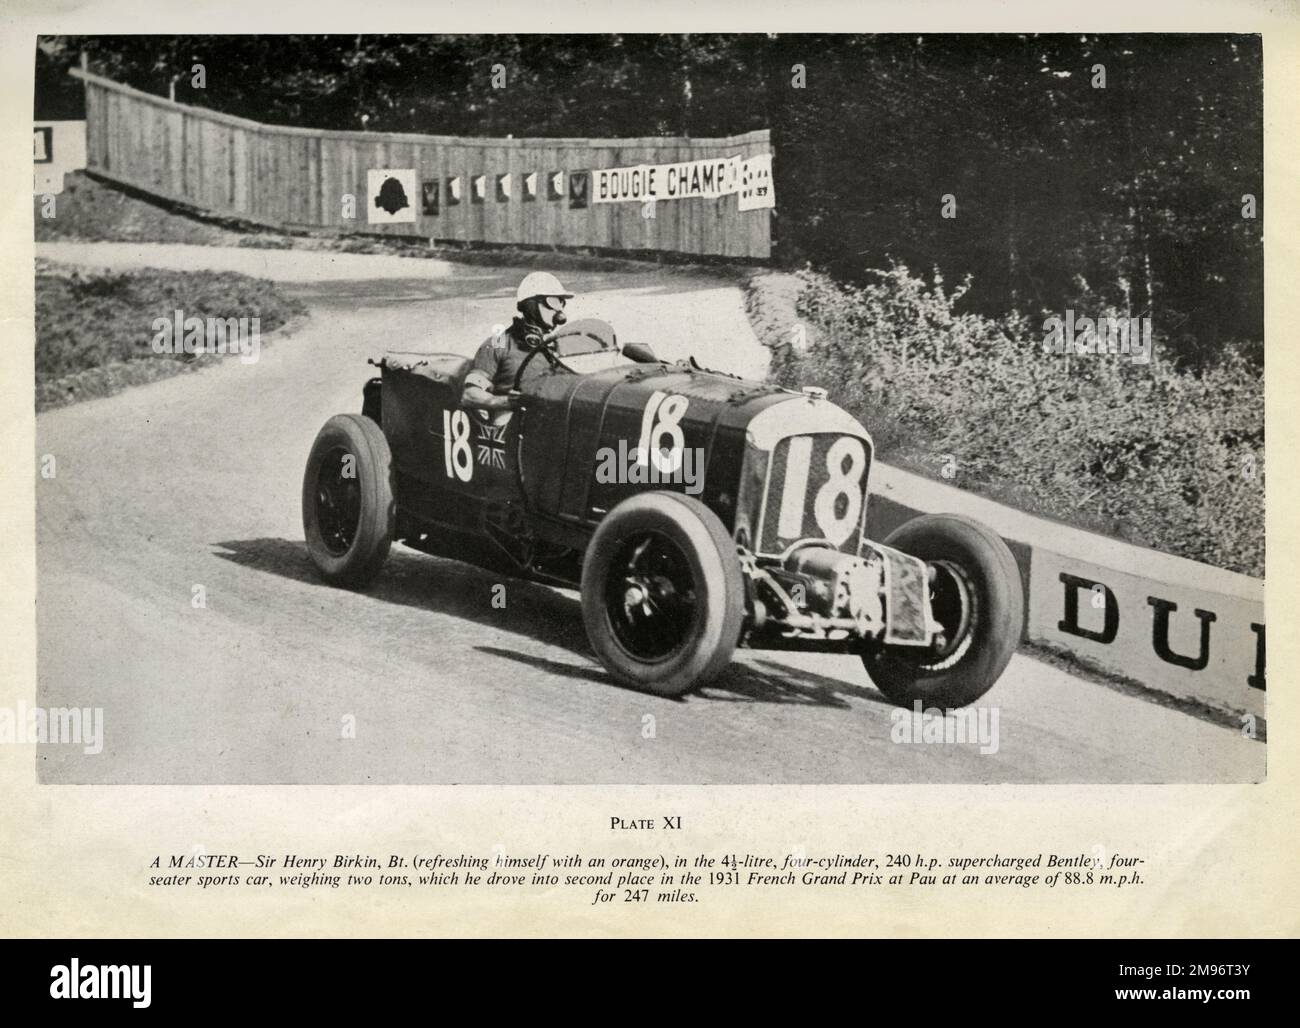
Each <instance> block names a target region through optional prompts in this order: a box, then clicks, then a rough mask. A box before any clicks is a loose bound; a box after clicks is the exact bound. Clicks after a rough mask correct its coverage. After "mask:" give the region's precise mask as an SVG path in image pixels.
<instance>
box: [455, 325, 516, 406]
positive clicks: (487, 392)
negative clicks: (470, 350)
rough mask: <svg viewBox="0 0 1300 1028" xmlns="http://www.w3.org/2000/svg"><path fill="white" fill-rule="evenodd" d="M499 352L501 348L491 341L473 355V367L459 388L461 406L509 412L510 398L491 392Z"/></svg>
mask: <svg viewBox="0 0 1300 1028" xmlns="http://www.w3.org/2000/svg"><path fill="white" fill-rule="evenodd" d="M501 352H502V351H501V347H499V346H497V345H496V341H495V340H492V339H489V340H488V341H487V342H485V343H484V344H483V345H482V346H480V347H479V348H478V353H476V354H474V366H473V367H472V368H471V369H470V372H469V374H468V375H466V376H465V385H464V386H463V387H462V388H461V392H460V402H461V404H463V405H464V406H466V407H478V408H479V409H481V410H492V411H497V410H510V409H511V408H512V407H513V406H514V399H513V398H512V397H510V396H508V395H507V396H498V395H496V394H495V393H493V392H492V379H493V377H494V376H495V375H496V372H497V368H498V366H499V364H500V361H501Z"/></svg>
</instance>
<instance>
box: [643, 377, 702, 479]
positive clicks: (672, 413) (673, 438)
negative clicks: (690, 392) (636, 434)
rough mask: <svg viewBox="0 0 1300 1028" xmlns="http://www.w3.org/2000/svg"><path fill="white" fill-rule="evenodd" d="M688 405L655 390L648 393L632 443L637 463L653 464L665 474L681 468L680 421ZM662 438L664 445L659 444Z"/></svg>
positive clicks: (683, 439)
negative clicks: (651, 462)
mask: <svg viewBox="0 0 1300 1028" xmlns="http://www.w3.org/2000/svg"><path fill="white" fill-rule="evenodd" d="M690 402H691V401H690V399H689V398H687V397H685V396H671V395H669V394H668V393H661V392H660V391H659V390H658V389H656V390H655V391H654V392H653V393H651V394H650V402H649V403H647V404H646V405H645V411H644V412H643V413H642V415H641V438H640V439H639V440H638V441H637V444H636V446H637V463H638V464H647V463H649V462H650V461H654V465H655V467H656V468H658V469H659V471H660V473H662V474H665V475H671V474H672V473H673V472H675V471H676V470H677V469H678V468H680V467H681V466H682V448H683V447H684V446H685V445H686V436H685V435H684V434H683V433H682V425H681V421H682V416H683V415H684V414H685V413H686V407H687V405H688V404H689V403H690ZM656 414H657V415H658V417H656ZM665 437H666V438H667V440H668V445H667V446H664V445H663V440H664V439H665ZM647 454H649V458H648V459H647V456H646V455H647Z"/></svg>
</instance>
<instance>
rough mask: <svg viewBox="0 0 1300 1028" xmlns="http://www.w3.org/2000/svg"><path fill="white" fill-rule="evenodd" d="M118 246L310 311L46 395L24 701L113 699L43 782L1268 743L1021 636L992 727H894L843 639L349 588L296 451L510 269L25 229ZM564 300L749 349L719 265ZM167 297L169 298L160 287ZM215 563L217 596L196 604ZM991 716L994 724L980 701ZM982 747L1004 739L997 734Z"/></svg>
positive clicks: (966, 778) (1224, 754)
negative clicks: (1069, 667) (308, 531)
mask: <svg viewBox="0 0 1300 1028" xmlns="http://www.w3.org/2000/svg"><path fill="white" fill-rule="evenodd" d="M37 253H38V255H40V256H45V257H50V258H53V259H56V260H61V261H67V262H75V263H82V264H91V265H111V266H113V267H117V268H123V267H130V266H144V265H152V266H158V267H166V268H228V269H231V270H240V271H244V272H246V273H248V274H253V275H260V276H264V277H268V278H274V279H277V280H279V281H282V282H283V283H284V288H285V289H286V290H289V291H292V292H294V293H296V294H297V295H300V296H301V297H302V298H303V299H304V301H305V302H306V303H307V304H308V306H309V308H310V309H311V314H312V317H311V319H310V320H309V321H308V322H307V323H306V324H305V325H304V326H303V327H302V328H300V329H299V330H297V331H295V332H293V333H292V334H289V335H286V336H282V337H277V338H275V339H274V340H273V341H271V342H270V344H269V345H267V346H265V347H264V349H263V350H262V355H261V360H260V361H259V362H257V363H256V364H252V365H243V364H240V363H239V362H238V361H235V360H230V361H227V362H226V363H225V364H223V365H221V366H219V367H216V368H212V369H210V370H207V371H203V372H200V373H197V374H190V375H180V376H177V377H175V378H172V379H168V380H166V381H163V382H158V383H154V384H152V385H148V386H142V387H138V388H134V389H131V390H128V391H127V392H125V393H122V394H120V395H118V396H115V397H111V398H109V399H105V400H95V401H90V402H86V403H82V404H79V405H77V406H74V407H69V408H65V409H61V410H55V411H50V412H48V413H45V414H42V415H40V417H38V419H37V443H38V447H39V453H41V454H46V453H50V454H53V455H54V456H55V458H56V461H57V475H56V476H55V477H54V478H53V479H50V480H45V479H38V492H37V497H38V500H37V506H38V510H37V560H38V612H37V614H38V632H39V636H38V647H39V649H38V653H39V683H38V701H39V702H40V703H41V704H43V705H46V706H74V705H75V706H83V707H101V708H103V710H104V724H105V736H106V741H105V745H104V750H103V752H102V753H100V754H97V755H85V754H83V753H82V752H81V749H80V748H79V747H75V746H42V747H39V748H38V753H37V760H38V765H39V768H38V771H39V776H40V780H41V781H43V782H70V783H90V782H94V783H99V782H134V783H204V784H226V783H338V782H348V783H363V782H376V783H380V782H383V783H426V782H433V783H451V782H476V783H479V782H482V783H525V784H527V783H538V784H547V783H590V784H608V783H696V784H699V783H800V782H843V783H862V782H1069V783H1096V782H1218V781H1222V782H1241V781H1254V780H1259V779H1260V778H1262V777H1263V774H1264V754H1265V747H1264V745H1262V744H1260V743H1258V742H1253V741H1251V740H1248V739H1245V738H1243V737H1242V736H1241V735H1239V734H1238V733H1237V732H1235V731H1233V730H1231V729H1227V728H1223V727H1219V726H1216V725H1213V724H1209V723H1206V722H1203V721H1200V720H1197V719H1194V718H1192V717H1189V716H1187V715H1184V714H1181V713H1178V712H1176V711H1173V710H1169V709H1165V708H1163V707H1160V706H1156V705H1153V704H1151V703H1148V702H1145V701H1142V700H1140V699H1137V698H1134V697H1131V696H1127V695H1124V694H1121V693H1119V692H1116V691H1113V690H1111V689H1109V688H1106V687H1105V686H1103V685H1099V684H1096V683H1095V682H1089V681H1085V680H1082V679H1079V678H1075V677H1072V676H1071V675H1070V674H1068V673H1066V672H1065V671H1062V670H1060V669H1058V668H1056V667H1053V666H1051V665H1048V664H1044V663H1041V662H1039V661H1036V660H1034V659H1032V658H1030V657H1028V656H1026V655H1024V654H1021V655H1018V656H1017V657H1016V658H1015V659H1014V660H1013V661H1012V663H1011V666H1010V668H1009V669H1008V671H1007V673H1006V674H1005V675H1004V677H1003V679H1002V681H1001V682H1000V683H999V684H998V685H997V686H996V687H995V688H994V690H993V691H992V692H990V693H989V694H988V696H987V697H986V703H987V704H990V705H991V707H990V714H991V713H993V712H996V714H997V719H998V720H997V729H998V731H997V749H996V752H989V753H982V752H981V746H980V745H979V744H978V743H953V744H907V743H899V742H895V741H893V740H892V739H891V734H892V733H891V728H892V727H893V714H894V710H893V708H892V707H890V706H889V705H888V704H887V703H886V702H885V701H884V700H883V699H882V697H881V696H880V695H879V694H878V693H877V692H876V691H875V690H874V689H873V688H872V687H871V685H870V683H869V682H868V681H867V679H866V676H865V674H864V673H863V671H862V668H861V665H860V664H859V663H858V662H857V661H856V660H855V659H853V658H848V657H831V656H810V655H800V654H775V653H763V652H753V651H741V652H740V653H739V655H738V659H737V661H736V662H735V663H734V664H733V665H732V667H731V668H730V669H729V670H728V671H727V672H726V673H725V675H724V676H723V678H722V679H721V680H720V681H718V682H716V683H714V684H713V685H712V686H711V687H709V688H707V689H705V690H703V691H701V692H699V693H696V694H692V695H690V696H688V697H686V698H685V699H683V700H665V699H659V698H656V697H653V696H646V695H642V694H639V693H636V692H632V691H628V690H626V689H622V688H619V687H617V686H615V685H614V684H612V683H611V681H610V680H609V679H608V678H607V677H606V675H605V673H604V671H603V670H602V669H601V667H600V666H599V664H597V663H596V661H595V660H594V658H593V657H592V655H591V653H590V651H589V649H588V647H587V643H586V639H585V636H584V634H583V630H582V623H581V618H580V616H579V608H578V600H577V597H576V594H574V593H572V592H568V591H565V590H558V589H552V588H548V587H544V586H539V585H536V584H532V583H528V582H523V581H516V580H507V581H506V583H505V584H506V586H507V590H506V601H507V606H506V608H505V609H504V610H499V609H495V608H494V607H493V606H492V603H491V599H492V587H493V585H494V584H496V583H497V582H498V580H499V576H496V575H493V574H491V573H489V572H485V571H479V570H477V569H475V568H472V567H468V566H465V565H461V564H457V563H455V562H451V561H445V560H438V559H435V558H432V557H426V556H423V555H421V554H418V553H414V552H412V551H409V550H405V549H402V548H400V547H396V548H394V551H393V555H392V557H391V558H390V560H389V563H388V565H387V567H386V569H385V571H384V573H383V575H382V576H381V578H380V580H379V581H378V582H377V584H376V585H375V586H374V587H373V588H372V589H371V590H369V591H368V592H366V593H350V592H344V591H340V590H336V589H332V588H328V587H326V586H324V585H322V584H321V583H320V582H319V581H318V580H317V579H316V578H315V576H314V574H313V572H312V569H311V567H310V565H309V564H308V561H307V557H306V551H305V547H304V545H303V542H302V528H301V524H300V519H299V487H300V478H301V474H302V466H303V461H304V460H305V458H306V455H307V451H308V448H309V447H310V446H311V442H312V439H313V438H314V436H315V434H316V431H317V429H318V428H319V427H320V425H321V423H322V422H324V421H325V419H326V418H327V417H329V416H330V415H331V414H334V413H337V412H340V411H349V410H351V411H356V410H359V409H360V402H361V385H362V383H363V382H364V381H365V380H366V378H367V377H369V373H370V372H371V371H372V369H371V368H369V367H368V366H367V365H366V363H365V361H366V358H367V357H369V356H372V355H377V354H378V353H379V352H381V351H382V350H383V349H385V348H388V347H394V348H404V347H407V346H411V345H417V346H419V345H427V344H429V343H430V342H432V341H434V340H436V345H437V347H438V348H440V349H449V350H458V351H461V352H464V353H467V354H468V353H471V352H472V351H473V349H474V347H475V346H477V344H478V342H479V341H481V340H482V339H483V338H484V337H485V336H486V335H487V334H488V333H489V331H490V328H491V326H492V324H493V323H494V322H497V321H504V320H507V319H508V318H509V316H510V313H511V311H512V307H513V303H512V298H513V288H514V285H515V283H516V282H517V280H518V277H519V275H520V274H521V273H520V272H519V271H510V270H497V269H486V268H478V267H473V266H459V265H452V264H448V263H445V262H441V261H433V260H413V259H409V258H398V257H372V256H360V255H345V254H331V253H316V252H301V251H268V250H253V249H248V250H245V249H226V250H222V249H216V248H207V247H182V246H162V245H138V244H84V245H82V244H38V246H37ZM561 277H562V278H563V279H564V280H565V282H566V284H569V286H570V288H575V289H576V290H577V291H578V292H579V294H580V299H579V300H578V301H576V302H575V304H574V308H573V312H572V313H573V314H574V316H583V315H591V316H597V317H604V318H606V319H607V320H609V321H611V322H612V323H613V324H614V325H615V326H616V327H617V328H618V329H619V332H620V337H621V338H623V339H624V340H627V339H631V338H641V339H647V340H650V341H652V342H654V343H655V345H656V348H657V349H658V351H659V352H660V353H661V354H663V355H665V356H668V357H671V358H675V357H678V356H685V355H686V354H687V353H689V352H694V353H695V354H696V355H697V356H698V357H699V359H700V360H701V362H702V363H705V364H710V365H712V366H715V367H719V368H722V369H725V370H731V371H736V372H739V373H744V374H749V375H755V374H761V373H762V371H763V368H764V365H765V353H764V351H763V350H762V348H761V347H759V346H758V344H757V343H756V342H755V340H754V338H753V335H752V333H751V332H750V330H749V327H748V324H747V322H746V320H745V317H744V313H743V309H742V304H741V298H740V294H739V292H738V291H737V290H736V289H735V287H734V286H732V285H729V284H728V283H726V282H724V281H722V280H712V279H708V278H701V277H698V276H691V275H687V274H685V273H680V272H678V273H673V272H665V273H655V272H641V271H638V272H617V273H615V272H608V273H599V274H595V273H566V274H563V275H562V276H561ZM160 313H166V312H160ZM197 586H202V591H203V595H204V598H205V605H204V606H202V607H196V606H195V605H194V603H193V598H194V596H195V588H196V587H197ZM987 724H988V726H989V727H990V728H991V727H992V725H991V723H987ZM984 748H985V749H990V748H991V747H987V746H986V747H984Z"/></svg>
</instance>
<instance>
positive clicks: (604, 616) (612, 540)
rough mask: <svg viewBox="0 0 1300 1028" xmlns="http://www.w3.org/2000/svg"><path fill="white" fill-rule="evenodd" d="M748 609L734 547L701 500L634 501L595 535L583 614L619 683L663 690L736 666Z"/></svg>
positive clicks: (674, 691) (586, 563) (653, 495)
mask: <svg viewBox="0 0 1300 1028" xmlns="http://www.w3.org/2000/svg"><path fill="white" fill-rule="evenodd" d="M744 613H745V606H744V581H743V579H742V577H741V571H740V562H739V560H738V559H737V557H736V546H735V543H734V542H732V540H731V539H730V537H729V536H728V535H727V531H726V529H725V528H723V526H722V522H721V521H719V520H718V516H717V515H716V514H714V513H713V512H712V511H711V510H709V509H708V508H707V507H706V506H704V504H702V503H700V502H699V501H698V500H696V499H694V498H693V497H690V496H684V495H682V494H680V493H669V492H648V493H641V494H639V495H637V496H633V497H630V498H629V499H627V500H624V501H623V502H622V503H620V504H619V505H618V506H617V507H615V508H614V509H613V510H612V511H610V512H609V514H607V515H606V516H605V519H604V520H603V521H602V522H601V523H600V526H599V527H598V528H597V529H596V533H595V535H593V536H592V540H591V543H590V545H589V546H588V547H587V553H586V556H585V558H584V560H583V565H582V618H583V622H584V624H585V626H586V629H587V637H588V639H590V640H591V645H592V648H593V649H594V650H595V651H596V656H597V657H599V658H600V661H601V663H602V664H604V665H605V667H606V669H608V670H609V672H610V673H611V674H612V675H614V677H615V678H617V679H618V680H619V681H621V682H624V683H626V684H628V685H633V686H636V687H637V688H641V689H646V690H648V691H650V692H654V693H657V694H659V695H660V696H679V695H681V694H682V693H684V692H685V691H686V690H688V689H690V688H691V686H693V685H696V684H698V683H702V682H704V681H707V680H708V679H709V678H711V677H712V676H713V675H715V674H717V673H718V672H719V671H720V670H722V668H724V667H725V666H726V665H727V664H728V662H730V660H731V655H732V653H733V652H734V651H735V648H736V642H737V640H738V638H739V636H740V628H741V622H742V620H743V618H744Z"/></svg>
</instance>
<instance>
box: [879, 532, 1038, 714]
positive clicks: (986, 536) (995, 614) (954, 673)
mask: <svg viewBox="0 0 1300 1028" xmlns="http://www.w3.org/2000/svg"><path fill="white" fill-rule="evenodd" d="M885 545H887V546H892V547H894V548H895V549H898V550H902V551H903V552H904V553H909V554H911V555H912V556H914V557H920V558H921V559H922V560H924V561H926V563H927V564H929V566H930V575H931V579H930V607H931V610H932V611H933V613H934V617H935V620H936V621H938V622H939V626H940V629H941V631H942V637H941V638H940V639H939V640H937V642H936V645H934V646H931V647H926V648H920V647H909V646H893V647H886V648H883V649H878V650H873V651H871V652H867V653H864V654H863V656H862V663H863V664H864V665H865V666H866V669H867V674H868V675H869V676H870V677H871V681H872V682H873V683H875V686H876V688H878V689H879V690H880V691H881V692H882V693H884V694H885V696H886V697H887V698H888V699H890V700H892V701H893V702H895V703H898V704H900V705H903V706H909V707H910V706H911V705H912V704H914V703H915V702H916V701H917V700H920V701H921V702H922V703H923V704H925V706H927V707H939V708H943V709H947V708H953V707H964V706H966V705H967V704H969V703H974V702H975V701H976V700H977V699H979V698H980V697H981V696H983V695H984V694H985V693H986V692H988V691H989V689H991V688H992V687H993V685H994V683H995V682H996V681H997V680H998V678H999V676H1001V674H1002V672H1003V671H1004V670H1005V669H1006V666H1007V664H1008V662H1009V661H1010V660H1011V656H1012V654H1014V653H1015V651H1016V647H1017V646H1018V645H1019V644H1020V633H1021V627H1022V625H1023V622H1024V608H1025V601H1024V594H1023V590H1022V589H1021V584H1020V570H1019V568H1018V567H1017V566H1016V559H1015V557H1013V556H1012V554H1011V551H1010V550H1009V549H1008V548H1007V544H1006V543H1005V542H1003V541H1002V538H1001V537H1000V536H999V535H998V534H997V533H996V532H994V531H993V530H992V529H990V528H988V527H987V526H985V525H982V524H980V523H979V522H978V521H975V520H973V519H971V518H966V517H959V516H957V515H954V514H924V515H922V516H921V517H917V518H913V519H912V520H911V521H908V522H906V523H905V524H903V525H900V526H899V527H898V528H897V529H895V530H894V532H893V533H892V534H891V535H890V536H889V538H888V539H886V540H885Z"/></svg>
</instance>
